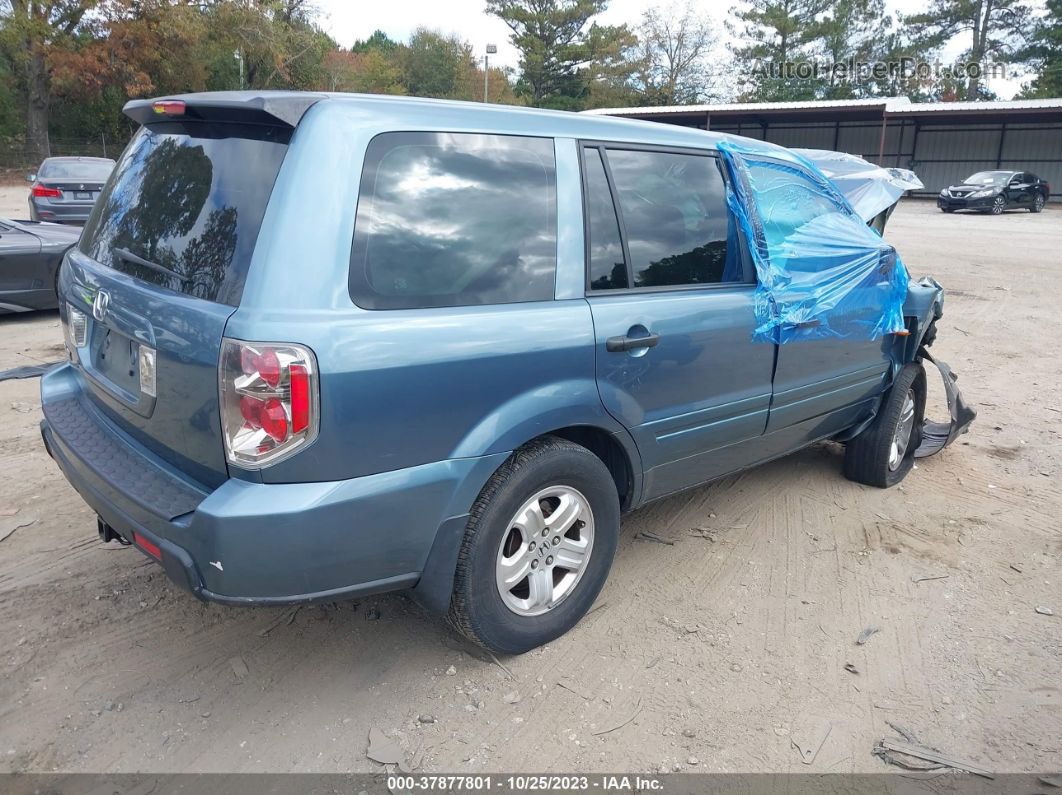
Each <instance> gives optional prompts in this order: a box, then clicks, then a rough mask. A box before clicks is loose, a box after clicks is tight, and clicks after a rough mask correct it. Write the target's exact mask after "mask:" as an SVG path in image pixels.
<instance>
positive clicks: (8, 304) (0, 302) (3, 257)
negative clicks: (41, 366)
mask: <svg viewBox="0 0 1062 795" xmlns="http://www.w3.org/2000/svg"><path fill="white" fill-rule="evenodd" d="M80 235H81V230H80V229H77V228H75V227H70V226H62V225H60V224H48V223H40V222H37V221H12V220H10V219H8V218H0V314H7V313H9V312H28V311H30V310H34V309H54V308H55V307H56V306H57V305H58V300H57V298H56V280H57V279H58V278H59V266H60V265H61V264H62V261H63V255H64V254H65V253H66V252H67V251H68V250H69V249H70V247H71V246H73V245H74V244H75V243H77V239H78V237H79V236H80Z"/></svg>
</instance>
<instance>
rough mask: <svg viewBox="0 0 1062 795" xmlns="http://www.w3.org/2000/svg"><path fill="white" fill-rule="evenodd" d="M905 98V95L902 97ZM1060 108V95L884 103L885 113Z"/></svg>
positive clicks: (1061, 99)
mask: <svg viewBox="0 0 1062 795" xmlns="http://www.w3.org/2000/svg"><path fill="white" fill-rule="evenodd" d="M904 99H906V97H904ZM1054 108H1059V109H1062V97H1056V98H1053V99H1015V100H1000V101H995V102H924V103H917V104H911V103H910V102H907V103H904V104H899V105H895V106H893V105H892V104H891V103H890V104H888V105H886V107H885V112H886V113H954V112H956V111H985V112H989V113H991V112H994V111H1000V110H1043V109H1054Z"/></svg>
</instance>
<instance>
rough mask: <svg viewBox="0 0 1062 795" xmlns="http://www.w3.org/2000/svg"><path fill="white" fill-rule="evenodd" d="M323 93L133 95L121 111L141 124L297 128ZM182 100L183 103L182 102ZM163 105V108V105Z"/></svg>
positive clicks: (216, 92)
mask: <svg viewBox="0 0 1062 795" xmlns="http://www.w3.org/2000/svg"><path fill="white" fill-rule="evenodd" d="M322 99H325V95H324V94H311V93H300V92H279V91H278V92H264V93H252V92H249V91H214V92H207V93H202V94H178V95H176V96H172V97H156V98H154V99H134V100H130V101H129V102H127V103H125V107H124V108H122V112H123V113H125V115H126V116H128V117H129V118H130V119H132V120H133V121H135V122H137V123H138V124H150V123H151V122H153V121H187V120H196V121H214V122H233V123H242V124H282V125H286V126H288V127H292V128H294V127H295V126H296V125H297V124H298V123H299V121H300V120H301V119H302V117H303V114H305V113H306V111H307V110H309V108H310V107H311V106H312V105H314V104H316V103H317V102H320V101H321V100H322ZM182 104H183V107H181V105H182ZM160 108H161V109H160Z"/></svg>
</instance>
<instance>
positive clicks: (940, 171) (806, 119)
mask: <svg viewBox="0 0 1062 795" xmlns="http://www.w3.org/2000/svg"><path fill="white" fill-rule="evenodd" d="M586 112H587V113H596V114H603V115H609V116H623V117H626V118H634V119H643V120H646V121H656V122H663V123H666V124H679V125H683V126H686V127H696V128H698V129H702V130H704V129H709V130H712V131H715V132H728V133H735V134H737V135H744V136H748V137H750V138H758V139H761V140H766V141H770V142H771V143H776V144H781V145H782V146H797V147H805V148H810V149H832V150H836V151H841V152H849V153H851V154H855V155H859V156H861V157H864V158H866V159H868V160H870V161H872V162H875V163H880V164H881V165H884V166H899V167H902V168H910V169H913V170H914V171H916V172H917V173H918V176H919V177H920V178H921V180H922V182H923V183H925V186H926V187H925V190H924V191H919V192H918V193H919V194H920V195H927V196H929V195H935V194H936V193H938V192H939V191H940V189H941V188H943V187H945V186H947V185H950V184H954V183H956V182H960V181H961V180H962V179H963V178H964V177H967V176H969V175H970V174H971V173H973V172H975V171H980V170H984V169H1013V170H1016V171H1017V170H1023V171H1032V172H1034V173H1036V174H1038V175H1039V176H1041V177H1043V178H1044V179H1046V180H1047V181H1048V182H1049V183H1050V184H1051V198H1052V199H1053V200H1057V199H1062V98H1058V99H1031V100H1013V101H1001V102H933V103H913V102H911V101H910V100H909V99H908V98H907V97H875V98H871V99H850V100H821V101H815V102H757V103H727V104H715V105H679V106H670V107H642V108H602V109H597V110H591V111H586Z"/></svg>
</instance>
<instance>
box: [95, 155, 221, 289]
mask: <svg viewBox="0 0 1062 795" xmlns="http://www.w3.org/2000/svg"><path fill="white" fill-rule="evenodd" d="M213 179H214V166H213V163H212V162H211V160H210V158H209V157H208V156H207V155H206V153H205V152H204V150H203V147H202V146H182V145H181V144H180V142H179V141H178V140H177V139H174V138H167V139H165V140H164V141H162V143H160V144H159V145H158V146H157V147H155V148H154V149H151V150H150V151H149V154H148V155H147V157H146V158H145V161H144V163H143V166H142V171H141V178H140V184H139V191H138V192H137V194H136V196H137V198H136V202H135V203H134V204H133V205H132V206H130V207H129V208H128V209H126V210H125V212H118V213H116V214H115V215H114V216H112V217H115V218H116V220H117V228H116V229H115V231H114V234H113V237H112V238H111V241H112V242H111V248H112V249H113V248H122V249H126V250H128V251H130V252H131V253H133V254H136V255H137V256H140V257H143V258H144V259H146V260H148V261H150V262H153V263H155V264H157V265H161V266H162V267H163V268H166V269H167V270H170V271H173V275H167V274H165V273H161V272H159V271H157V270H154V269H152V268H148V267H146V266H143V265H137V264H135V263H132V262H123V263H122V266H121V267H122V268H123V269H128V270H129V271H130V273H131V275H133V276H136V277H137V278H139V279H142V280H144V281H148V282H151V283H153V284H158V285H161V286H163V287H167V288H169V289H171V290H176V291H179V292H183V293H187V294H189V295H196V296H199V297H201V298H209V299H213V298H214V297H215V296H217V294H218V291H219V289H220V287H221V285H222V283H223V282H224V281H225V277H226V276H227V275H228V269H229V266H230V264H231V263H232V258H233V256H234V255H235V253H236V221H237V211H236V208H235V207H229V206H225V207H219V208H217V209H214V210H211V211H210V213H209V214H208V215H207V216H206V220H205V222H204V223H203V231H202V232H200V233H199V234H198V235H197V236H196V237H194V238H192V239H191V240H185V239H184V238H185V237H186V236H187V235H188V234H189V233H190V232H191V231H192V229H193V228H195V226H196V224H197V223H199V221H200V217H201V215H202V213H203V209H204V206H205V205H206V203H207V199H208V197H209V196H210V189H211V185H212V183H213ZM115 264H117V259H116V258H115Z"/></svg>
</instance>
